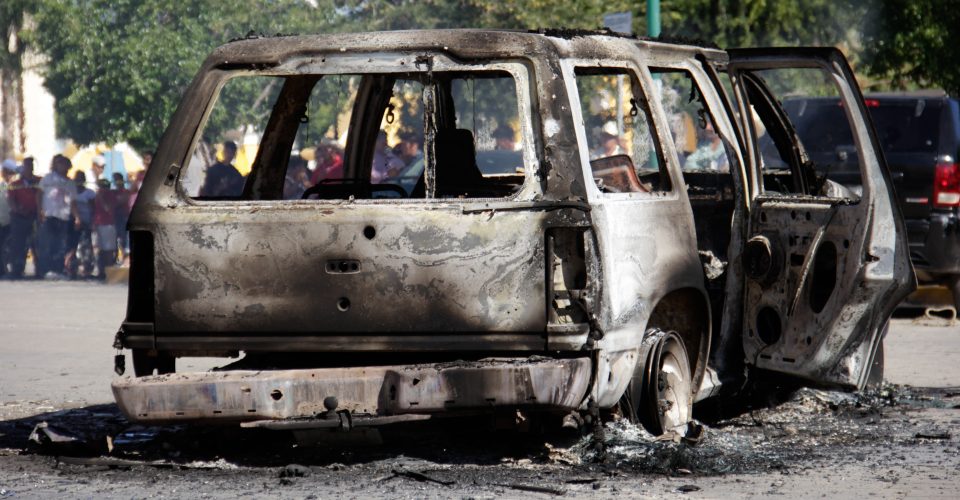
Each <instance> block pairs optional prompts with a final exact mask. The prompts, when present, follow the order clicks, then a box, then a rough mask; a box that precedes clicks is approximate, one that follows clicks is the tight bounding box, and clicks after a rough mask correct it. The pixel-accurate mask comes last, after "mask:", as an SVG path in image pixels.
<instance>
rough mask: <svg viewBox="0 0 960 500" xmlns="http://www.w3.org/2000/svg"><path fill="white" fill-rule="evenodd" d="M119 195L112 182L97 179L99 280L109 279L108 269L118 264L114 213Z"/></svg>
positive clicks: (95, 212) (95, 211)
mask: <svg viewBox="0 0 960 500" xmlns="http://www.w3.org/2000/svg"><path fill="white" fill-rule="evenodd" d="M116 208H117V193H116V191H114V190H112V189H110V181H108V180H106V179H97V195H96V197H94V199H93V230H94V234H95V235H96V242H95V243H96V244H95V245H94V246H96V248H97V278H98V279H101V280H105V279H107V267H109V266H113V265H115V264H116V263H117V228H116V226H115V225H114V224H115V223H116V221H115V218H114V215H113V214H114V212H115V211H116Z"/></svg>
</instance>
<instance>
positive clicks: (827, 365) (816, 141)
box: [727, 48, 916, 388]
mask: <svg viewBox="0 0 960 500" xmlns="http://www.w3.org/2000/svg"><path fill="white" fill-rule="evenodd" d="M729 54H730V63H729V66H728V67H727V72H728V73H729V76H730V78H731V81H732V83H733V87H734V93H735V95H736V99H737V101H738V114H739V119H740V125H741V126H742V127H743V130H744V132H745V133H744V140H745V141H746V147H747V150H748V157H749V158H750V168H751V175H750V177H751V179H750V190H751V193H750V196H751V198H752V203H751V212H750V221H749V229H748V233H747V238H748V241H747V242H746V245H745V247H744V248H745V250H744V256H743V258H744V270H745V274H746V275H747V283H746V287H745V293H744V315H745V316H744V334H743V347H744V352H745V355H746V362H747V363H748V364H750V365H753V366H756V367H758V368H762V369H766V370H772V371H777V372H783V373H787V374H791V375H795V376H798V377H802V378H805V379H808V380H812V381H815V382H818V383H823V384H827V385H839V386H844V387H855V388H862V387H863V386H864V385H866V383H867V379H868V374H869V372H870V370H871V367H872V365H873V362H874V358H875V356H876V354H877V352H878V350H880V346H881V342H882V341H883V335H884V334H885V333H886V328H885V326H886V322H887V319H888V318H889V316H890V314H891V313H892V311H893V309H894V308H895V307H896V305H897V304H898V303H899V302H900V301H901V300H902V299H903V298H904V297H905V296H906V295H908V294H909V293H910V292H911V291H912V290H913V289H914V288H915V286H916V285H915V283H916V279H915V276H914V273H913V267H912V265H911V264H910V258H909V252H908V246H907V239H906V231H905V229H904V224H903V221H902V218H901V216H900V211H899V207H898V206H897V205H896V203H895V197H894V194H893V192H892V189H893V187H892V186H893V184H892V182H891V180H890V174H889V172H888V170H887V167H886V164H885V162H884V160H883V156H882V152H881V150H880V145H879V143H878V141H877V138H876V136H875V134H874V132H873V126H872V124H871V122H870V119H869V116H868V115H867V111H866V109H865V107H864V104H863V97H862V95H861V93H860V89H859V87H858V86H857V84H856V80H855V78H854V75H853V72H852V71H851V70H850V67H849V65H848V64H847V61H846V59H845V58H844V57H843V55H842V54H841V53H840V52H839V51H837V50H836V49H832V48H785V49H734V50H730V51H729ZM811 103H817V104H819V105H821V107H823V105H827V104H828V107H827V110H828V111H829V113H830V114H829V115H827V117H826V118H825V119H822V120H818V121H816V122H815V123H814V124H813V126H807V127H806V128H805V129H803V130H799V129H796V128H795V127H794V123H798V122H799V121H798V120H797V116H798V114H800V113H803V112H804V111H805V110H806V109H807V107H809V106H811ZM813 151H816V152H817V154H813V153H812V152H813ZM880 362H882V358H881V361H880Z"/></svg>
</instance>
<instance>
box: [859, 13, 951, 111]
mask: <svg viewBox="0 0 960 500" xmlns="http://www.w3.org/2000/svg"><path fill="white" fill-rule="evenodd" d="M875 2H876V3H877V4H878V5H877V8H876V9H873V12H875V16H873V17H869V18H865V22H864V26H863V31H864V44H863V46H864V52H863V60H864V63H865V67H866V68H867V70H868V72H870V73H871V74H872V75H874V76H876V77H879V78H882V79H884V80H890V83H891V86H892V87H893V88H895V89H901V90H902V89H906V88H908V87H910V86H921V87H940V88H943V89H944V90H946V91H947V92H948V93H950V94H951V95H960V46H958V44H957V42H958V40H960V2H958V1H956V0H949V1H948V0H875Z"/></svg>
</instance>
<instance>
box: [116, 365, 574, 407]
mask: <svg viewBox="0 0 960 500" xmlns="http://www.w3.org/2000/svg"><path fill="white" fill-rule="evenodd" d="M590 370H591V362H590V360H589V358H575V359H549V358H536V357H534V358H510V359H504V358H498V359H493V358H491V359H485V360H480V361H475V362H451V363H445V364H432V365H407V366H377V367H350V368H324V369H313V370H278V371H242V370H232V371H222V372H206V373H185V374H170V375H158V376H151V377H140V378H122V379H117V380H116V381H114V383H113V393H114V396H115V397H116V400H117V403H118V404H119V406H120V408H121V410H122V411H123V412H124V414H125V415H127V417H128V418H130V419H131V420H133V421H136V422H171V421H178V420H200V419H203V420H211V421H217V420H221V421H252V420H264V419H286V418H302V417H315V416H317V415H319V414H323V413H325V412H327V411H328V409H330V408H328V407H329V406H333V409H334V410H335V411H347V412H349V413H351V414H358V415H381V416H382V415H396V414H409V413H434V412H455V411H457V410H470V409H483V408H487V409H489V408H495V407H501V406H502V407H519V406H523V407H537V408H542V409H552V410H573V409H576V408H577V407H579V406H580V404H581V402H582V400H583V397H584V395H585V394H586V392H587V389H588V387H589V383H590ZM331 397H332V398H336V403H335V404H332V405H331V403H330V400H329V399H328V398H331ZM325 400H327V401H326V403H327V404H326V406H325Z"/></svg>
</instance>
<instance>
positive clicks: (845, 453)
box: [0, 282, 960, 498]
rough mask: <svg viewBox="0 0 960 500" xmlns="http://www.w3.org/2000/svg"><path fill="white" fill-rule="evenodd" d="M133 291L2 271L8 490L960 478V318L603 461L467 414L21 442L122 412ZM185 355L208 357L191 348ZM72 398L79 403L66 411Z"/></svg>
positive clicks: (530, 487) (804, 485) (626, 435)
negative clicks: (694, 430) (307, 428)
mask: <svg viewBox="0 0 960 500" xmlns="http://www.w3.org/2000/svg"><path fill="white" fill-rule="evenodd" d="M125 300H126V289H125V287H123V286H113V285H101V284H97V283H69V282H19V283H13V282H0V304H2V305H0V310H2V323H0V346H2V347H0V498H5V497H6V496H7V495H13V496H15V497H17V498H23V497H26V498H31V497H48V496H51V495H54V494H57V495H59V496H63V495H66V496H94V495H96V496H101V495H102V494H103V493H104V492H109V493H108V496H115V497H141V496H173V497H205V496H212V497H233V496H236V495H238V494H250V495H253V496H264V497H272V496H276V495H280V496H287V497H301V498H302V497H306V496H308V495H317V496H331V495H338V496H346V497H369V496H383V495H389V496H403V497H463V496H472V497H484V498H493V497H503V496H506V497H520V496H523V497H531V496H532V497H543V498H547V497H552V496H555V495H556V494H558V493H561V492H562V493H569V494H576V495H585V496H596V497H598V498H599V497H609V496H611V495H614V494H616V495H619V496H646V497H651V496H652V497H673V496H693V497H702V498H715V497H744V496H769V495H772V494H785V495H787V496H788V497H791V498H793V497H810V498H813V497H821V496H823V495H825V496H828V497H854V496H856V497H861V496H866V495H877V496H880V497H900V496H934V497H937V496H939V497H945V498H951V497H955V494H956V488H957V487H960V479H958V478H957V477H956V471H957V470H958V468H960V437H958V435H957V433H956V429H957V428H958V426H957V424H960V410H958V409H957V408H958V406H960V405H958V403H960V397H958V393H960V363H958V362H957V360H960V327H958V326H957V325H956V324H954V325H950V324H948V323H947V322H946V321H945V320H912V319H898V320H895V321H894V323H893V324H892V326H891V328H890V332H889V336H888V338H887V343H886V356H887V358H886V359H887V362H886V374H887V379H888V381H889V382H891V383H893V384H898V387H893V388H891V389H889V390H887V392H884V393H879V394H874V395H867V396H862V397H861V396H852V395H847V394H842V393H833V392H824V391H810V390H803V391H801V392H800V393H798V395H796V396H794V397H793V398H791V399H790V400H789V401H787V402H786V403H785V404H783V405H781V406H779V407H777V408H774V409H768V410H757V411H755V412H753V413H750V414H747V415H744V416H741V417H734V418H732V419H728V420H723V421H718V422H715V423H713V424H711V428H709V429H708V431H707V432H708V437H707V438H706V439H705V440H704V442H703V443H702V444H701V445H700V446H699V447H694V448H683V447H681V445H673V444H672V443H668V444H661V443H656V442H653V441H651V440H650V438H649V437H644V436H643V435H642V433H640V431H638V430H637V429H636V428H632V427H629V426H627V427H624V426H623V425H622V424H620V425H611V426H608V428H607V432H606V437H605V440H606V443H607V445H608V446H607V448H606V449H607V453H608V455H609V457H608V458H607V460H606V461H604V462H603V464H601V465H596V464H592V460H593V458H595V457H593V456H592V455H591V453H593V452H592V451H590V450H591V449H592V448H591V447H590V446H588V443H587V441H584V439H586V438H582V439H580V440H579V441H578V440H577V439H573V440H570V439H567V440H566V441H565V440H564V439H563V438H558V439H554V438H548V439H549V440H550V441H549V442H545V441H544V440H543V438H533V440H532V442H530V439H529V438H526V437H522V438H520V439H519V440H518V439H516V438H515V437H511V435H503V434H493V435H492V436H491V435H489V434H481V435H480V437H478V438H473V437H463V434H464V433H463V432H462V431H461V430H459V429H453V430H452V431H451V430H449V429H447V430H445V431H441V432H439V433H436V435H433V433H432V431H426V432H424V433H422V434H415V435H414V437H409V436H407V437H405V438H404V437H402V436H401V437H399V438H397V440H396V441H394V442H393V443H392V444H388V445H384V446H383V447H379V448H378V447H374V448H372V449H371V448H369V447H357V448H356V449H354V448H351V447H347V448H342V449H340V451H336V452H334V451H324V450H322V449H321V450H313V451H309V452H308V451H306V450H304V449H301V448H297V447H291V446H290V445H289V444H286V441H283V440H281V439H277V438H275V437H274V436H276V434H271V435H269V436H270V437H268V438H266V439H267V440H266V441H263V440H262V439H264V438H262V437H256V436H254V437H250V436H248V435H242V436H241V438H242V439H239V440H237V439H235V437H233V435H232V434H230V433H229V432H227V431H220V430H195V429H194V430H187V431H184V430H180V431H176V432H173V434H169V435H167V436H166V437H165V438H164V439H165V440H166V441H165V442H164V443H163V446H162V447H161V448H160V449H159V450H160V451H151V450H152V449H151V448H149V447H145V448H143V449H142V450H140V451H136V452H135V453H134V455H133V456H140V455H139V454H142V456H143V459H144V460H146V459H147V458H151V459H155V460H154V462H155V463H159V464H161V465H162V464H171V465H176V467H172V468H171V465H163V466H146V465H143V466H138V465H136V464H134V465H124V466H122V467H104V466H103V465H100V466H89V465H82V464H81V465H78V464H74V463H70V462H69V461H68V462H58V461H57V460H56V459H54V458H53V457H50V456H46V455H44V454H40V455H34V454H26V455H23V454H21V453H22V450H25V449H26V446H25V443H24V441H25V433H26V432H28V431H29V428H32V426H33V425H35V424H36V422H38V421H40V420H48V421H51V422H53V423H55V424H58V425H60V426H69V425H76V426H78V427H77V428H74V430H77V429H78V428H82V427H84V426H88V427H97V426H99V425H101V424H102V422H100V420H104V421H109V422H112V423H113V424H110V425H114V424H116V422H118V421H120V420H121V419H120V417H119V416H118V414H117V412H116V410H115V408H114V407H113V406H112V405H109V403H111V402H112V397H111V394H110V390H109V384H110V380H111V379H112V378H113V377H114V374H113V365H112V359H113V355H114V351H113V349H112V348H111V342H112V339H113V334H114V332H115V331H116V329H117V327H118V325H119V324H120V322H121V320H122V318H123V313H124V307H125ZM181 366H182V367H183V368H185V369H188V370H190V369H204V368H207V367H209V366H212V365H211V362H210V360H195V361H192V362H190V363H187V364H184V363H181ZM128 368H129V364H128ZM907 385H909V386H913V387H915V388H918V389H911V388H909V387H905V386H907ZM104 403H106V404H107V405H102V406H101V404H104ZM69 408H74V409H77V410H75V411H74V412H72V413H71V412H66V413H64V412H57V410H61V409H69ZM34 415H39V416H38V417H34ZM758 422H760V423H759V424H758ZM104 425H106V424H104ZM231 432H232V431H231ZM198 433H199V434H198ZM211 433H212V434H211ZM491 437H492V439H494V441H490V440H491ZM258 439H259V441H258ZM538 439H539V440H538ZM247 440H252V444H248V441H247ZM497 440H499V441H497ZM198 443H200V444H198ZM230 443H234V444H235V447H231V444H230ZM236 443H239V444H236ZM557 443H559V444H557ZM198 446H199V447H200V448H201V449H199V450H198V449H197V448H198ZM204 447H206V448H204ZM678 447H679V448H678ZM178 457H179V458H178ZM187 457H190V459H189V460H188V458H187ZM591 457H593V458H591ZM664 457H668V458H664ZM669 457H673V458H669ZM178 460H179V461H178ZM665 460H666V461H665ZM288 463H306V464H307V466H306V472H305V477H299V476H297V475H296V474H294V477H297V478H296V479H289V478H280V479H278V478H279V477H280V476H281V475H284V474H286V473H285V472H283V471H284V470H286V468H285V467H284V465H285V464H288ZM411 471H413V472H411ZM417 474H420V475H419V476H418V475H417ZM424 477H426V478H427V479H424ZM424 481H426V482H424ZM684 489H686V490H689V491H688V492H686V493H683V491H684Z"/></svg>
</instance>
